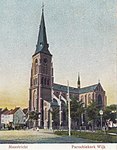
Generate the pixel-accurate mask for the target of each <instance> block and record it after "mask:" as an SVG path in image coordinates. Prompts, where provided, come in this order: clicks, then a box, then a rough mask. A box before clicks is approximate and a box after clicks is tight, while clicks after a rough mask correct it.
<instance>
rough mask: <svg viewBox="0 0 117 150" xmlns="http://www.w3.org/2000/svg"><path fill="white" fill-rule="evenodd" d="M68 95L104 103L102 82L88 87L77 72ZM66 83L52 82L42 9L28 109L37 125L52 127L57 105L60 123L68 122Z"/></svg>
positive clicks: (100, 103)
mask: <svg viewBox="0 0 117 150" xmlns="http://www.w3.org/2000/svg"><path fill="white" fill-rule="evenodd" d="M69 90H70V97H75V98H76V99H78V100H82V101H83V102H84V104H85V106H86V107H87V105H88V104H89V103H90V101H91V100H92V99H93V100H94V101H96V102H97V104H98V105H99V107H100V108H104V107H105V105H106V95H105V91H104V89H103V88H102V85H101V83H98V84H95V85H91V86H88V87H84V88H81V87H80V76H79V75H78V81H77V87H69ZM66 105H67V86H65V85H61V84H57V83H54V75H53V62H52V54H51V53H50V51H49V44H48V42H47V36H46V27H45V20H44V10H43V9H42V16H41V23H40V27H39V34H38V40H37V45H36V50H35V53H34V54H33V56H32V67H31V78H30V89H29V112H31V111H35V112H38V114H39V117H38V126H39V127H41V128H52V122H53V118H52V117H53V116H52V110H53V109H54V108H59V112H58V118H59V125H60V126H61V125H67V112H66V110H65V107H64V106H66Z"/></svg>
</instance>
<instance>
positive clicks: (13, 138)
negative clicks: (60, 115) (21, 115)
mask: <svg viewBox="0 0 117 150" xmlns="http://www.w3.org/2000/svg"><path fill="white" fill-rule="evenodd" d="M5 143H92V141H90V140H88V139H82V138H76V137H69V136H58V135H55V134H54V133H53V131H52V130H44V129H40V130H39V131H33V130H9V131H0V144H5Z"/></svg>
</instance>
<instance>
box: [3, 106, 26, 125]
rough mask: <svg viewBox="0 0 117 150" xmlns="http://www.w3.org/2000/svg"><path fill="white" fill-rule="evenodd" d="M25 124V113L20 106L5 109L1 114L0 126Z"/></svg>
mask: <svg viewBox="0 0 117 150" xmlns="http://www.w3.org/2000/svg"><path fill="white" fill-rule="evenodd" d="M25 124H26V115H25V114H24V112H23V111H22V109H21V108H20V107H16V108H15V109H11V110H7V111H5V112H3V113H2V114H1V126H2V128H6V127H11V128H16V127H17V126H22V127H23V126H24V125H25Z"/></svg>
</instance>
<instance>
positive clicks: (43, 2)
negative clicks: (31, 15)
mask: <svg viewBox="0 0 117 150" xmlns="http://www.w3.org/2000/svg"><path fill="white" fill-rule="evenodd" d="M42 12H44V2H42Z"/></svg>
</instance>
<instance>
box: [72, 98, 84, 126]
mask: <svg viewBox="0 0 117 150" xmlns="http://www.w3.org/2000/svg"><path fill="white" fill-rule="evenodd" d="M83 105H84V103H83V102H82V101H81V100H80V101H78V100H77V99H75V98H72V101H71V103H70V109H71V119H72V123H74V124H75V123H77V124H78V126H80V124H81V114H83V113H84V111H85V109H84V107H83Z"/></svg>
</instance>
